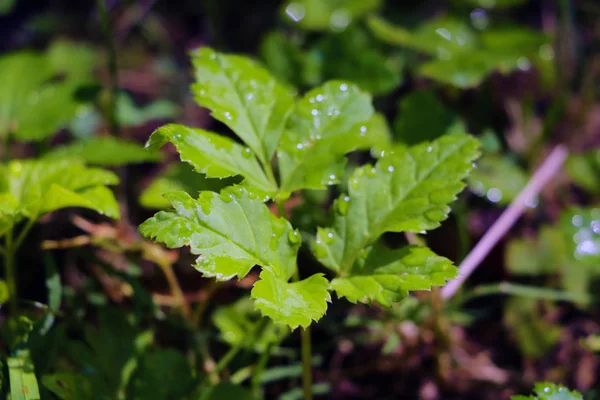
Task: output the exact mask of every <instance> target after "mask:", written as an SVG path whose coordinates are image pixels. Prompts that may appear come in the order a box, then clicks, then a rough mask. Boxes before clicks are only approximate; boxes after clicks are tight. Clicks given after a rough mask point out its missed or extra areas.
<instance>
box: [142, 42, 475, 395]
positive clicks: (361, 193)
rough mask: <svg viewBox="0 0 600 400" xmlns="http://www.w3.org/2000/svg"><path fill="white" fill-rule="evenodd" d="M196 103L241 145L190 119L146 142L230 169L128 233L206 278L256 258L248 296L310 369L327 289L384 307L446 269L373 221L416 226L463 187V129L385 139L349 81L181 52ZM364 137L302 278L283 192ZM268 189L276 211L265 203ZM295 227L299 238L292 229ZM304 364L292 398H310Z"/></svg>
mask: <svg viewBox="0 0 600 400" xmlns="http://www.w3.org/2000/svg"><path fill="white" fill-rule="evenodd" d="M192 59H193V63H194V67H195V73H196V80H197V82H196V83H195V84H194V86H193V91H194V94H195V96H196V100H197V101H198V103H199V104H200V105H201V106H203V107H206V108H208V109H210V110H211V111H212V115H213V117H214V118H216V119H218V120H220V121H221V122H223V123H224V124H225V125H227V126H228V127H230V128H231V129H232V130H233V131H234V132H235V133H236V134H237V135H238V137H239V138H240V139H241V140H242V141H243V142H244V143H245V144H246V145H247V146H248V147H244V146H243V145H240V144H238V143H237V142H236V141H234V140H232V139H230V138H228V137H225V136H222V135H218V134H216V133H213V132H208V131H205V130H201V129H195V128H189V127H185V126H182V125H167V126H164V127H162V128H159V129H158V130H157V131H156V132H154V133H153V134H152V136H151V138H150V139H149V141H148V144H147V146H148V147H149V148H151V149H154V148H157V147H160V146H162V145H163V144H164V143H166V142H167V141H170V142H171V143H173V144H174V145H175V147H176V148H177V150H178V152H179V153H180V156H181V159H182V161H185V162H187V163H189V164H191V165H192V166H193V167H194V169H195V170H196V171H197V172H199V173H202V174H204V175H205V176H206V177H207V178H227V177H231V176H238V175H240V176H241V177H243V181H242V182H241V184H236V185H233V186H229V187H225V188H223V189H221V190H220V192H219V193H216V192H213V191H201V192H200V193H199V195H198V197H197V198H193V197H191V196H190V195H189V194H187V193H185V192H181V191H179V192H172V193H168V194H165V198H166V199H167V200H169V201H170V203H171V205H172V207H173V209H172V210H169V211H161V212H159V213H157V214H156V215H155V216H154V217H152V218H150V219H148V220H147V221H145V222H144V223H143V224H142V225H141V226H140V232H141V233H142V234H143V235H144V236H146V237H150V238H154V239H155V240H157V241H159V242H162V243H165V244H166V245H167V246H168V247H170V248H177V247H182V246H190V248H191V251H192V253H193V254H196V255H198V258H197V260H196V264H195V265H194V268H196V269H197V270H198V271H200V272H202V273H203V274H204V276H207V277H215V278H216V279H217V280H229V279H231V278H233V277H237V278H238V279H240V278H243V277H244V276H246V275H247V274H248V273H249V272H250V270H251V269H252V267H254V266H255V265H258V266H260V267H261V268H262V270H261V272H260V277H259V280H258V281H257V282H256V283H255V284H254V287H253V289H252V292H251V296H252V298H253V299H254V305H255V307H256V308H257V309H259V310H260V311H261V312H262V314H263V315H265V316H268V317H270V318H271V319H273V320H274V321H275V322H276V323H280V324H285V325H288V326H290V327H291V328H292V329H294V328H297V327H298V326H301V327H302V328H303V330H302V338H303V362H304V365H305V366H307V365H308V366H307V367H306V368H309V367H310V364H309V360H310V347H309V343H310V342H309V339H310V336H309V335H308V332H309V331H308V329H307V328H308V327H309V325H310V324H311V323H312V321H318V320H319V319H320V318H321V317H322V316H323V315H324V314H325V312H326V309H327V302H329V301H331V294H330V292H331V291H335V292H336V293H337V295H338V297H340V298H341V297H345V298H346V299H347V300H349V301H351V302H363V303H371V302H373V301H377V302H379V303H380V304H382V305H384V306H389V305H391V304H392V303H393V302H397V301H400V300H401V299H403V298H404V297H406V296H407V295H408V293H409V291H412V290H427V289H430V288H431V287H432V286H440V285H443V284H444V283H445V281H446V280H448V279H452V278H453V277H454V276H455V274H456V268H455V267H454V266H453V265H452V263H451V262H450V261H449V260H447V259H445V258H443V257H439V256H437V255H435V254H434V253H433V252H432V251H431V250H429V249H428V248H426V247H418V246H406V247H403V248H400V249H390V248H388V247H387V246H386V245H385V244H384V242H383V241H382V240H381V236H382V235H383V234H384V233H386V232H421V231H424V230H429V229H433V228H435V227H437V226H439V224H440V222H441V221H443V220H444V219H446V217H447V215H448V213H449V211H450V208H449V206H448V204H449V203H450V202H452V201H453V200H454V199H455V198H456V195H457V194H458V193H459V192H460V191H461V190H462V189H463V187H464V183H463V181H462V180H463V178H465V177H466V176H467V174H468V173H469V171H470V170H471V168H472V163H473V160H474V159H475V158H476V157H477V155H478V144H477V141H476V140H475V139H473V138H472V137H470V136H469V135H465V134H464V133H455V134H452V135H447V136H443V137H441V138H439V139H438V140H436V141H433V142H425V143H422V144H419V145H417V146H414V147H405V146H403V145H393V144H392V143H391V142H390V139H389V137H387V136H386V133H387V130H386V129H382V128H381V119H380V118H379V117H378V116H377V114H375V113H374V111H373V108H372V106H371V99H370V96H369V95H368V94H366V93H364V92H362V91H361V90H359V89H358V88H357V87H356V86H355V85H353V84H352V83H349V82H343V81H330V82H327V83H325V84H324V85H323V86H321V87H317V88H315V89H312V90H310V91H309V92H307V93H306V94H305V95H304V96H297V95H296V94H295V93H294V91H293V90H292V89H291V88H289V87H287V86H285V85H284V84H281V83H279V82H278V81H277V80H276V79H275V78H274V77H272V76H271V75H270V74H269V73H268V72H267V71H266V70H265V69H264V68H262V67H261V66H260V65H259V64H257V63H255V62H254V61H252V60H250V59H248V58H245V57H241V56H236V55H225V54H221V53H217V52H215V51H213V50H212V49H209V48H202V49H200V50H197V51H195V52H194V53H193V54H192ZM373 148H376V150H377V151H376V152H375V153H376V154H377V156H378V160H377V161H376V163H375V164H374V165H371V164H366V165H363V166H360V167H357V168H355V169H354V171H353V172H352V173H351V174H350V175H351V176H349V177H348V185H347V188H348V192H347V193H342V194H340V195H339V197H338V198H337V199H336V200H335V201H334V204H333V207H332V208H331V214H332V215H331V224H330V226H329V227H322V228H319V229H318V231H317V233H316V236H315V237H314V238H312V237H311V238H310V239H308V241H309V249H310V251H311V253H312V254H313V256H314V257H315V258H316V259H317V260H318V261H319V262H320V263H321V264H322V265H324V266H325V267H326V268H328V269H329V272H330V273H332V274H333V275H334V278H333V279H332V280H331V281H330V280H328V279H327V278H325V276H324V275H323V274H322V273H317V274H314V275H312V276H310V277H306V278H304V279H301V277H302V274H301V272H302V271H301V270H299V268H298V265H297V254H298V250H299V248H300V246H301V244H302V241H303V240H302V237H303V236H307V237H310V236H309V235H312V234H310V233H305V232H302V234H301V233H300V232H299V231H298V230H295V229H294V228H293V227H292V226H291V224H290V222H289V221H288V220H286V219H285V214H286V203H285V201H286V199H288V198H289V197H290V195H291V194H292V193H293V192H297V191H299V190H301V189H318V190H325V189H328V188H329V187H331V186H333V185H335V184H337V183H339V182H340V181H341V180H342V179H343V177H344V166H345V164H346V161H347V160H346V157H345V155H346V154H347V153H350V152H352V151H354V150H359V149H365V150H367V149H373ZM270 200H273V201H274V202H275V204H276V206H277V209H278V213H279V217H276V216H275V215H273V214H272V213H271V211H270V210H269V208H268V207H267V205H265V202H267V201H270ZM305 234H306V235H305ZM310 388H311V386H310V372H309V371H305V396H306V397H307V398H308V397H310Z"/></svg>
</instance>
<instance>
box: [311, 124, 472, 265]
mask: <svg viewBox="0 0 600 400" xmlns="http://www.w3.org/2000/svg"><path fill="white" fill-rule="evenodd" d="M477 156H478V142H477V140H475V139H474V138H472V137H471V136H469V135H465V134H456V135H447V136H442V137H441V138H440V139H438V140H436V141H434V142H431V143H427V142H426V143H423V144H420V145H417V146H414V147H410V148H405V147H398V148H397V149H395V150H394V151H393V152H390V154H387V155H385V156H384V157H382V158H381V159H380V160H379V161H378V162H377V164H376V165H375V166H374V167H373V166H371V165H366V166H364V167H361V168H358V169H357V170H356V171H355V173H354V176H353V177H352V178H351V179H350V183H349V193H348V194H347V195H345V194H343V195H341V196H340V197H339V198H338V199H337V200H336V204H335V205H334V206H335V208H336V210H337V213H336V215H335V219H334V222H333V226H332V227H331V228H327V229H324V228H320V229H319V230H318V233H317V242H316V245H315V252H316V256H317V258H318V259H319V261H320V262H322V263H323V264H324V265H325V266H327V267H328V268H330V269H331V270H333V271H335V272H337V273H338V274H341V275H344V274H347V273H348V271H350V270H351V268H352V266H353V265H354V263H355V262H357V260H358V259H359V257H360V256H361V254H363V252H364V251H365V249H367V248H368V247H369V246H371V245H372V244H373V243H375V242H376V241H377V239H378V238H379V237H380V236H381V235H382V234H383V233H385V232H420V231H422V230H428V229H433V228H436V227H438V226H439V225H440V222H441V221H443V220H444V219H446V217H447V215H448V213H449V212H450V207H449V206H448V203H450V202H452V201H453V200H454V199H455V198H456V195H457V194H458V193H459V192H460V191H461V190H462V189H463V187H464V183H463V181H462V179H464V178H465V177H466V176H467V174H468V173H469V171H470V170H471V169H472V168H473V166H472V163H473V160H474V159H475V158H476V157H477Z"/></svg>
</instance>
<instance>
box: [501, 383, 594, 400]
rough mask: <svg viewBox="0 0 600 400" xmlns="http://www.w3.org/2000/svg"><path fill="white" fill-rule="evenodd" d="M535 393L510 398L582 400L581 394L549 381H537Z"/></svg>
mask: <svg viewBox="0 0 600 400" xmlns="http://www.w3.org/2000/svg"><path fill="white" fill-rule="evenodd" d="M533 392H534V393H535V395H531V396H522V395H519V396H511V400H583V397H582V396H581V394H580V393H579V392H578V391H576V390H573V391H570V390H569V389H568V388H566V387H564V386H560V385H556V384H554V383H550V382H538V383H536V384H535V386H534V388H533Z"/></svg>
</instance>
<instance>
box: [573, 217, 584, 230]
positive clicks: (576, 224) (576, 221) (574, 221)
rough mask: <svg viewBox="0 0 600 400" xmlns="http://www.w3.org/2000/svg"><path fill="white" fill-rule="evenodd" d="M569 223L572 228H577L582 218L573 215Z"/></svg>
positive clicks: (581, 222)
mask: <svg viewBox="0 0 600 400" xmlns="http://www.w3.org/2000/svg"><path fill="white" fill-rule="evenodd" d="M571 223H572V224H573V226H577V227H579V226H581V225H582V224H583V217H582V216H581V215H574V216H573V218H571Z"/></svg>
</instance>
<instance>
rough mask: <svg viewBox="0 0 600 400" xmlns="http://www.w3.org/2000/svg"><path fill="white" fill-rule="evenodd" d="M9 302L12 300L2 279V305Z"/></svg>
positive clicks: (0, 291)
mask: <svg viewBox="0 0 600 400" xmlns="http://www.w3.org/2000/svg"><path fill="white" fill-rule="evenodd" d="M8 300H10V293H9V290H8V285H7V284H6V281H5V280H3V279H0V305H2V304H4V303H6V302H7V301H8Z"/></svg>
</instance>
